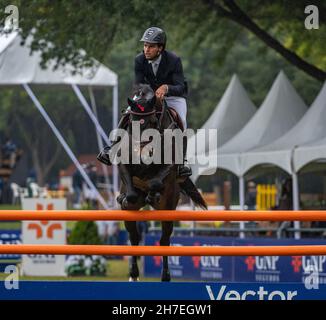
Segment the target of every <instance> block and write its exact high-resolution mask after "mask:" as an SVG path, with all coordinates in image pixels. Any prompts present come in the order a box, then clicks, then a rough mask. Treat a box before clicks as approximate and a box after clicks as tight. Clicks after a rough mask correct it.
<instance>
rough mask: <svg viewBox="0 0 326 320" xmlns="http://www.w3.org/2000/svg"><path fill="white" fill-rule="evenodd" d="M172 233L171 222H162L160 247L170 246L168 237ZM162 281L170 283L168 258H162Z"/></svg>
mask: <svg viewBox="0 0 326 320" xmlns="http://www.w3.org/2000/svg"><path fill="white" fill-rule="evenodd" d="M172 231H173V222H172V221H162V236H161V240H160V245H161V246H169V245H170V237H171V234H172ZM161 280H162V281H170V280H171V275H170V271H169V264H168V257H167V256H164V257H163V269H162V276H161Z"/></svg>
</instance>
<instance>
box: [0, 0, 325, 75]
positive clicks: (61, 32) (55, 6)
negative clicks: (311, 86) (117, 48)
mask: <svg viewBox="0 0 326 320" xmlns="http://www.w3.org/2000/svg"><path fill="white" fill-rule="evenodd" d="M12 2H13V4H15V3H16V4H17V5H18V6H19V8H20V26H21V27H22V29H23V35H24V37H26V36H27V35H28V34H30V33H33V35H34V41H33V45H32V49H41V50H42V52H43V58H44V61H47V60H49V59H55V60H56V62H57V63H58V64H64V63H67V62H72V63H74V64H75V65H76V66H79V67H80V66H81V65H84V64H86V65H89V64H91V63H92V60H91V58H90V57H95V58H97V59H98V60H100V61H103V59H104V57H105V56H106V55H107V54H108V53H109V52H110V51H111V49H112V48H113V47H114V45H115V44H116V43H119V42H120V41H122V40H127V39H131V38H132V37H135V31H137V32H136V33H137V38H139V36H140V35H139V33H140V31H139V30H143V29H144V26H148V25H153V24H156V25H160V26H163V27H164V28H166V29H167V30H168V31H169V34H171V30H175V34H177V35H178V36H179V40H183V39H185V37H191V38H192V39H193V44H194V45H193V48H194V49H196V48H200V46H198V43H200V42H201V41H210V42H221V43H223V44H225V45H224V49H226V50H227V49H228V48H231V47H232V44H233V43H234V40H235V39H236V35H239V34H240V33H242V32H250V33H251V34H253V35H254V36H255V37H257V39H259V40H260V41H262V42H263V43H264V44H265V45H266V46H267V47H269V48H271V49H273V50H275V51H276V52H277V53H278V54H280V55H281V56H282V57H283V58H284V59H286V60H287V61H288V62H289V63H291V64H292V65H294V66H296V67H297V68H299V69H300V70H302V71H304V72H305V73H307V74H309V75H310V76H311V77H313V78H316V79H318V80H320V81H323V80H325V78H326V73H325V67H326V61H325V54H324V47H323V46H324V43H325V28H326V25H325V12H326V4H325V2H324V1H322V0H315V1H314V4H315V5H317V6H318V8H319V11H320V15H319V17H320V29H319V30H306V29H305V28H304V20H305V18H306V15H305V13H304V9H305V7H306V6H307V5H308V4H311V3H310V1H307V0H295V1H294V0H291V1H283V0H276V1H272V2H271V1H268V0H256V1H248V0H178V1H163V2H162V1H159V0H152V1H150V2H148V1H147V0H131V1H123V0H111V1H88V0H82V1H48V0H30V1H28V2H26V1H25V2H23V1H12ZM0 4H2V5H1V6H0V8H1V7H2V8H4V7H5V4H6V1H0ZM2 17H3V18H2V19H4V15H2ZM49 43H51V44H49ZM179 43H180V46H182V43H183V42H182V41H179ZM222 47H223V46H222ZM81 48H83V49H85V50H86V52H87V54H86V55H85V54H84V52H82V51H81V50H80V49H81Z"/></svg>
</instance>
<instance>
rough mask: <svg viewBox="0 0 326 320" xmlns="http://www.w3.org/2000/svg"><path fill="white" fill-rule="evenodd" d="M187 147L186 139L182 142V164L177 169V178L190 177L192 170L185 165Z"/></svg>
mask: <svg viewBox="0 0 326 320" xmlns="http://www.w3.org/2000/svg"><path fill="white" fill-rule="evenodd" d="M187 145H188V139H185V140H184V141H183V164H180V165H179V168H178V176H179V177H189V176H191V175H192V170H191V168H190V167H189V166H188V164H187V159H186V156H187Z"/></svg>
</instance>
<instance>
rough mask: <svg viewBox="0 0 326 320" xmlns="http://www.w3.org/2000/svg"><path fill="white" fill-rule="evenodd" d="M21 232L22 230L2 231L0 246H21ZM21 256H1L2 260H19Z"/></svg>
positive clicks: (7, 254) (8, 254)
mask: <svg viewBox="0 0 326 320" xmlns="http://www.w3.org/2000/svg"><path fill="white" fill-rule="evenodd" d="M21 243H22V241H21V231H20V230H0V245H1V244H21ZM20 258H21V255H20V254H11V253H6V254H0V262H1V260H19V259H20Z"/></svg>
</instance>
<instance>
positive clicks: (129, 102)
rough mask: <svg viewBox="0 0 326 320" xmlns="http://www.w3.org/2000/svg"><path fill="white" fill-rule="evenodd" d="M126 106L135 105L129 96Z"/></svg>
mask: <svg viewBox="0 0 326 320" xmlns="http://www.w3.org/2000/svg"><path fill="white" fill-rule="evenodd" d="M128 106H130V107H135V106H136V103H135V101H134V100H131V99H130V98H128Z"/></svg>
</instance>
